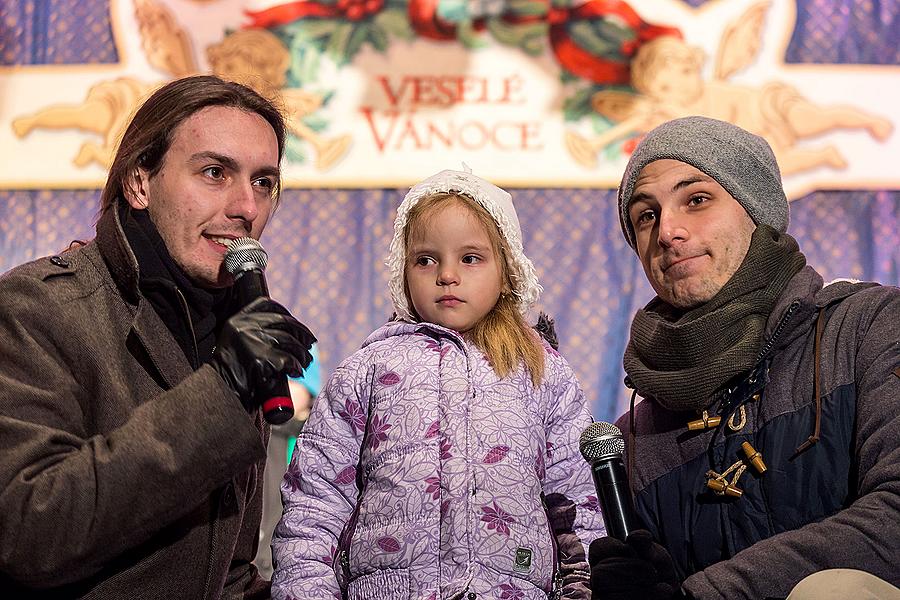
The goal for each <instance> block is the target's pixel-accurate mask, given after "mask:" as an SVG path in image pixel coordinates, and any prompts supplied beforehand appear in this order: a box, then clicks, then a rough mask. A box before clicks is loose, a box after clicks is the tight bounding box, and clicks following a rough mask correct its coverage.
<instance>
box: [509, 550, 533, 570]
mask: <svg viewBox="0 0 900 600" xmlns="http://www.w3.org/2000/svg"><path fill="white" fill-rule="evenodd" d="M513 570H514V571H515V572H516V573H527V572H528V571H530V570H531V548H516V559H515V561H514V562H513Z"/></svg>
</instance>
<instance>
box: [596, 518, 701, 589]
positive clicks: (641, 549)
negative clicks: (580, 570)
mask: <svg viewBox="0 0 900 600" xmlns="http://www.w3.org/2000/svg"><path fill="white" fill-rule="evenodd" d="M588 561H589V562H590V564H591V591H592V592H593V593H594V597H595V598H602V599H603V600H674V599H676V598H685V597H686V596H684V595H683V594H682V592H681V589H680V588H681V586H680V584H679V582H678V578H677V577H676V576H675V567H674V564H673V563H672V557H671V556H669V553H668V552H666V549H665V548H663V547H662V546H660V545H659V544H657V543H656V542H654V541H653V536H651V535H650V532H649V531H647V530H646V529H638V530H637V531H634V532H632V533H631V535H629V536H628V539H627V540H626V541H625V542H623V541H621V540H618V539H616V538H614V537H603V538H598V539H596V540H594V541H593V542H591V546H590V548H589V550H588Z"/></svg>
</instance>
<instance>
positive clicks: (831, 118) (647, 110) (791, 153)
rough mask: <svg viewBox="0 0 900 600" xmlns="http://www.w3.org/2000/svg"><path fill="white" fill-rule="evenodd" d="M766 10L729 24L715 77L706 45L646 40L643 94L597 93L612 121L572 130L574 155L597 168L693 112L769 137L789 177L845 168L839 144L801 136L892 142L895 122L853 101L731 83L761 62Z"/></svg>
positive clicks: (634, 73)
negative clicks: (582, 131)
mask: <svg viewBox="0 0 900 600" xmlns="http://www.w3.org/2000/svg"><path fill="white" fill-rule="evenodd" d="M768 9H769V2H761V3H758V4H755V5H753V6H751V7H750V8H749V9H748V10H747V11H746V12H745V13H744V15H743V16H742V17H741V18H740V19H738V20H737V21H735V22H733V23H731V24H730V25H729V26H728V27H726V29H725V32H724V33H723V35H722V38H721V40H720V41H719V45H718V51H717V53H716V54H717V56H716V63H715V67H714V72H713V78H712V80H709V81H706V80H704V78H703V72H702V69H703V63H704V61H705V56H704V52H703V50H702V49H700V48H698V47H694V46H690V45H688V44H687V43H686V42H684V41H683V40H682V39H680V38H678V37H674V36H670V35H664V36H660V37H658V38H655V39H653V40H652V41H649V42H647V43H646V44H644V45H642V46H641V47H640V48H639V49H638V51H637V52H636V54H635V56H634V59H633V60H632V62H631V86H632V88H634V90H635V91H636V92H637V93H630V92H625V91H617V90H602V91H599V92H596V93H595V94H594V95H593V96H592V97H591V105H592V107H593V109H594V110H595V111H597V112H598V113H599V114H601V115H602V116H604V117H606V118H607V119H608V120H609V121H610V122H611V123H613V125H612V126H611V127H610V128H609V129H607V130H605V131H603V132H602V133H600V134H599V135H598V136H596V137H594V138H593V139H587V138H585V137H583V136H581V135H579V134H578V133H575V132H574V131H569V132H567V133H566V140H565V141H566V147H567V148H568V150H569V152H570V153H571V155H572V156H573V157H574V158H575V160H576V161H578V162H579V163H581V164H583V165H585V166H587V167H593V166H594V165H595V164H596V159H597V153H598V151H600V150H601V149H603V148H605V147H606V146H608V145H609V144H612V143H614V142H616V141H618V140H621V139H623V138H626V137H633V136H635V135H638V136H639V135H643V134H644V133H646V132H647V131H649V130H650V129H652V128H654V127H656V126H657V125H659V124H660V123H663V122H665V121H668V120H670V119H674V118H678V117H683V116H688V115H704V116H707V117H712V118H716V119H721V120H723V121H730V122H731V123H734V124H735V125H738V126H740V127H743V128H744V129H747V130H748V131H752V132H753V133H756V134H757V135H760V136H762V137H764V138H765V139H766V140H768V141H769V143H770V144H771V146H772V148H773V150H774V151H775V154H776V156H777V158H778V162H779V164H780V165H781V167H782V173H783V174H785V175H789V174H791V173H797V172H800V171H805V170H807V169H812V168H815V167H819V166H827V167H831V168H835V169H841V168H844V167H846V166H847V161H846V159H845V158H844V156H843V155H842V154H841V152H840V151H839V150H838V148H837V147H836V146H834V145H825V146H820V147H805V146H804V147H797V145H796V144H797V141H798V140H800V139H803V138H807V137H812V136H816V135H819V134H822V133H825V132H827V131H830V130H833V129H837V128H860V129H864V130H866V131H867V132H868V133H869V134H870V135H871V136H872V137H873V138H875V139H876V140H879V141H882V140H884V139H886V138H887V137H888V136H889V135H890V134H891V131H892V130H893V126H892V125H891V122H890V121H888V120H887V119H885V118H882V117H880V116H877V115H872V114H869V113H866V112H864V111H862V110H859V109H857V108H854V107H851V106H821V105H818V104H815V103H814V102H811V101H810V100H808V99H807V98H804V97H803V96H802V95H801V94H800V93H799V92H798V91H797V90H796V89H795V88H793V87H791V86H790V85H788V84H785V83H781V82H777V81H773V82H769V83H766V84H764V85H763V86H762V87H757V88H753V87H747V86H742V85H737V84H734V83H730V82H729V81H728V79H729V77H731V76H732V75H733V74H734V73H736V72H738V71H740V70H741V69H744V68H745V67H747V66H748V65H749V64H750V63H752V62H753V61H754V60H755V59H756V57H757V55H758V53H759V49H760V46H761V38H762V32H763V26H764V21H765V15H766V12H767V11H768Z"/></svg>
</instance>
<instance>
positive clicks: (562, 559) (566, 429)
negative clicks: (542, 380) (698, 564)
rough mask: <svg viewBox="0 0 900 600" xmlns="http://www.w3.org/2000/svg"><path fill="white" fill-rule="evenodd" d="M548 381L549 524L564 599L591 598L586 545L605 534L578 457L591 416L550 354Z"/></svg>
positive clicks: (559, 361)
mask: <svg viewBox="0 0 900 600" xmlns="http://www.w3.org/2000/svg"><path fill="white" fill-rule="evenodd" d="M548 358H549V359H550V360H548V363H550V364H549V365H548V366H551V368H550V369H548V373H549V376H550V377H552V380H551V381H549V382H548V383H549V384H550V385H551V389H552V390H553V395H554V398H553V399H552V400H551V403H550V412H549V415H548V419H547V422H546V425H545V427H546V437H547V452H546V459H545V460H546V476H545V479H544V497H545V502H546V506H547V513H548V516H549V518H550V524H551V527H552V528H553V530H554V534H555V536H556V546H557V557H558V562H559V570H560V575H561V576H562V592H563V594H562V597H563V598H571V599H575V598H578V599H589V598H590V597H591V592H590V589H589V586H590V567H589V565H588V561H587V549H588V546H589V545H590V543H591V542H592V541H593V540H594V539H596V538H598V537H600V536H602V535H605V533H606V530H605V528H604V526H603V519H602V516H601V514H600V509H599V505H598V504H597V497H596V492H595V491H594V485H593V482H592V479H591V473H590V469H588V468H587V464H586V463H585V461H584V459H583V458H582V456H581V451H580V450H579V447H578V442H579V439H580V437H581V432H582V431H584V429H585V428H586V427H587V426H588V425H590V423H591V415H590V412H589V411H588V408H587V402H586V400H585V397H584V392H583V391H582V389H581V386H580V385H579V383H578V380H577V379H576V377H575V374H574V373H573V372H572V370H571V368H570V367H569V365H568V364H567V363H566V362H565V360H563V359H562V357H559V356H555V355H551V356H550V357H548Z"/></svg>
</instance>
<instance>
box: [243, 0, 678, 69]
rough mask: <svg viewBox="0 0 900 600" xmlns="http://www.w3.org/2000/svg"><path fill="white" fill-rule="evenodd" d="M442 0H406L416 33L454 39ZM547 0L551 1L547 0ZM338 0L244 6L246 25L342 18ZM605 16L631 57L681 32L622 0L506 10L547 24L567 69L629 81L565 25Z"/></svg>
mask: <svg viewBox="0 0 900 600" xmlns="http://www.w3.org/2000/svg"><path fill="white" fill-rule="evenodd" d="M439 2H440V0H409V4H408V7H407V15H408V17H409V22H410V25H412V27H413V29H414V30H415V31H416V33H418V34H419V35H420V36H422V37H425V38H428V39H432V40H440V41H451V40H454V39H456V34H457V25H456V24H455V23H452V22H450V21H446V20H444V19H442V18H440V17H438V16H437V8H438V4H439ZM546 2H547V3H548V5H549V3H550V0H546ZM344 13H345V11H342V10H341V9H340V8H338V6H337V5H336V4H319V3H318V2H311V1H305V0H298V1H296V2H289V3H287V4H279V5H277V6H273V7H271V8H268V9H265V10H261V11H255V12H254V11H247V12H246V14H247V16H248V17H250V19H251V20H252V23H251V24H250V25H248V26H247V27H266V28H267V27H275V26H278V25H284V24H285V23H291V22H293V21H296V20H298V19H303V18H306V17H320V18H337V17H344V16H345V14H344ZM608 15H614V16H617V17H618V18H620V19H621V20H622V21H623V22H624V23H625V24H626V25H628V26H629V27H631V28H632V29H634V30H635V32H636V39H634V40H632V41H630V42H625V43H624V44H622V47H621V48H620V49H619V50H620V52H621V53H622V54H623V55H624V56H626V57H629V58H630V57H632V56H633V55H634V53H635V52H636V51H637V49H638V48H639V47H640V46H641V44H644V43H646V42H648V41H650V40H652V39H654V38H656V37H659V36H662V35H671V36H675V37H678V38H681V37H682V36H681V32H680V31H679V30H678V29H677V28H675V27H666V26H661V25H651V24H649V23H647V22H646V21H644V20H643V19H641V17H640V15H638V14H637V13H636V12H635V11H634V9H633V8H631V6H629V5H628V4H627V3H626V2H624V1H623V0H588V2H586V3H585V4H582V5H581V6H578V7H575V8H555V7H553V6H548V8H547V14H546V15H543V16H527V17H515V16H512V15H506V16H503V17H501V18H503V20H504V21H506V22H507V23H510V24H517V25H520V24H525V23H539V22H543V21H546V22H548V23H549V24H550V31H549V34H550V46H551V47H552V48H553V53H554V54H555V55H556V59H557V60H558V61H559V63H560V64H561V65H562V66H563V67H565V69H566V70H567V71H569V72H570V73H573V74H575V75H577V76H578V77H581V78H583V79H587V80H589V81H593V82H594V83H599V84H616V83H621V84H627V83H628V82H629V81H630V80H631V69H630V66H629V64H628V62H623V61H621V60H615V59H608V58H604V57H601V56H596V55H594V54H591V53H590V52H588V51H587V50H585V49H584V48H582V47H580V46H579V45H578V44H576V43H575V42H574V41H573V40H572V38H571V37H569V32H568V28H567V24H568V23H570V22H571V21H581V20H587V19H598V18H603V17H606V16H608ZM472 26H473V28H474V29H475V30H478V31H480V30H482V29H484V28H485V19H484V18H478V19H475V20H474V21H473V22H472Z"/></svg>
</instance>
